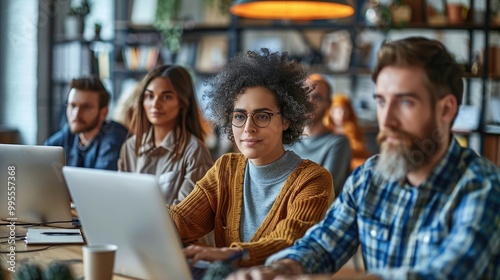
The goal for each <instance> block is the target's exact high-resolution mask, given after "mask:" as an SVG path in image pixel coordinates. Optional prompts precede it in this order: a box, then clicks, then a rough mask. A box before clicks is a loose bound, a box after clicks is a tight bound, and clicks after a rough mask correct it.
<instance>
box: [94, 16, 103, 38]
mask: <svg viewBox="0 0 500 280" xmlns="http://www.w3.org/2000/svg"><path fill="white" fill-rule="evenodd" d="M101 30H102V23H101V22H99V21H98V22H94V40H101Z"/></svg>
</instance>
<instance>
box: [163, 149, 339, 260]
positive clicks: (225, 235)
mask: <svg viewBox="0 0 500 280" xmlns="http://www.w3.org/2000/svg"><path fill="white" fill-rule="evenodd" d="M246 164H247V158H245V157H244V156H243V155H242V154H226V155H224V156H222V157H221V158H219V159H218V160H217V162H216V163H215V165H214V166H213V167H212V168H211V169H210V170H209V171H208V172H207V174H206V175H205V176H204V177H203V178H202V179H201V180H200V181H198V182H197V183H196V186H195V188H194V190H193V191H192V192H191V193H190V194H189V195H188V196H187V197H186V198H185V199H184V200H183V201H182V202H181V203H179V204H178V205H172V206H170V214H171V216H172V219H173V220H174V222H175V224H176V226H177V229H178V231H179V235H180V237H181V239H182V241H183V242H184V243H192V242H195V241H196V240H198V239H199V238H200V237H202V236H204V235H205V234H207V233H209V232H210V231H212V230H214V234H215V244H216V246H217V247H237V248H241V249H244V250H247V251H248V253H249V258H248V259H247V260H242V261H240V263H239V265H240V266H254V265H260V264H263V263H264V261H265V260H266V258H267V257H268V256H270V255H271V254H273V253H275V252H277V251H280V250H282V249H284V248H286V247H289V246H290V245H292V243H293V242H294V241H295V240H296V239H298V238H300V237H302V236H303V235H304V233H305V232H306V230H307V229H308V228H309V227H311V226H312V225H314V224H316V223H317V222H319V221H320V220H321V219H322V218H323V216H324V214H325V213H326V210H327V209H328V207H329V206H330V204H331V203H332V201H333V198H334V191H333V182H332V176H331V174H330V173H329V172H328V171H327V170H326V169H325V168H323V167H322V166H320V165H318V164H316V163H314V162H312V161H310V160H302V162H300V163H299V165H298V166H297V167H296V168H295V170H294V171H293V172H292V174H290V176H289V178H288V179H287V180H286V182H285V184H284V185H283V188H282V189H281V191H280V193H279V194H278V197H277V198H276V201H275V202H274V204H273V206H272V208H271V210H270V212H269V214H268V215H267V217H266V218H265V220H264V221H263V222H262V225H261V226H260V227H259V228H258V229H257V231H256V232H255V234H254V236H253V237H252V239H251V240H250V241H249V242H241V241H240V234H239V228H240V217H241V209H242V201H243V178H244V174H245V166H246Z"/></svg>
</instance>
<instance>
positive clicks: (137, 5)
mask: <svg viewBox="0 0 500 280" xmlns="http://www.w3.org/2000/svg"><path fill="white" fill-rule="evenodd" d="M129 4H130V6H129V22H130V25H132V26H135V27H143V26H152V25H153V23H154V21H155V17H156V9H157V6H158V0H141V1H137V0H130V2H129Z"/></svg>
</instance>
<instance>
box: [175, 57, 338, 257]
mask: <svg viewBox="0 0 500 280" xmlns="http://www.w3.org/2000/svg"><path fill="white" fill-rule="evenodd" d="M306 69H307V68H306V67H305V66H303V65H300V64H299V63H297V62H296V61H292V60H289V58H288V56H287V53H279V52H270V51H269V50H267V49H262V50H261V52H254V51H248V52H246V53H242V54H239V55H237V56H236V57H234V58H233V59H231V60H230V62H229V63H228V64H226V66H225V67H224V68H223V69H222V70H221V72H219V74H217V75H216V76H214V77H213V78H211V79H210V80H209V81H208V85H209V86H210V89H209V90H208V91H207V92H206V93H205V97H206V98H208V100H209V101H208V103H207V104H208V105H207V107H208V108H207V109H208V111H209V113H210V114H211V117H212V118H211V119H212V120H213V121H214V123H215V125H216V126H217V127H219V128H220V130H221V131H223V132H225V133H226V134H227V136H228V138H229V139H230V140H231V141H234V142H235V143H236V145H237V147H238V149H239V150H240V151H241V153H238V154H235V153H233V154H226V155H223V156H222V157H221V158H219V159H218V160H217V162H216V163H215V165H214V166H213V167H212V168H211V169H210V170H209V171H208V172H207V174H206V175H205V176H204V177H203V179H201V180H200V181H198V182H197V183H196V186H195V188H194V190H193V192H191V194H190V195H189V196H188V197H186V198H185V199H184V200H183V201H182V202H181V203H180V204H178V205H175V206H171V207H170V213H171V215H172V218H173V220H174V222H175V224H176V226H177V229H178V231H179V234H180V237H181V239H182V241H183V242H184V243H192V242H194V241H196V240H197V239H198V238H200V237H201V236H203V235H204V234H206V233H207V232H210V231H211V230H214V233H215V243H216V247H208V246H199V245H191V246H189V247H187V248H186V249H185V255H186V257H188V258H192V260H193V262H196V261H198V260H206V261H215V260H225V259H227V258H228V257H230V256H231V255H233V254H235V253H238V252H239V251H242V250H245V251H247V253H248V257H247V258H245V259H244V260H241V261H240V262H239V265H240V266H252V265H258V264H263V263H264V261H265V259H266V258H267V257H268V256H269V255H271V254H273V253H275V252H277V251H279V250H281V249H283V248H286V247H289V246H290V245H291V244H292V243H293V242H294V241H295V240H296V239H298V238H300V237H301V236H302V235H304V233H305V232H306V230H307V229H308V228H309V227H311V226H312V225H314V224H315V223H317V222H318V221H319V220H320V219H321V218H322V217H323V216H324V214H325V212H326V210H327V208H328V207H329V205H330V204H331V202H332V201H333V198H334V192H333V183H332V176H331V175H330V173H329V172H328V171H327V170H326V169H324V168H323V167H321V166H320V165H318V164H316V163H314V162H312V161H309V160H303V159H301V158H300V157H299V156H297V155H296V154H295V153H293V152H291V151H286V150H285V148H284V144H291V143H294V142H296V141H298V140H299V138H300V136H301V134H302V131H303V128H304V126H305V124H306V122H307V120H308V117H309V115H310V114H311V113H312V111H313V110H314V105H313V103H311V101H309V100H308V98H307V95H308V93H309V92H310V90H311V89H310V88H309V87H307V85H306V84H305V80H306V78H307V76H308V74H307V70H306Z"/></svg>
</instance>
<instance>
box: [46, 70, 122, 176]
mask: <svg viewBox="0 0 500 280" xmlns="http://www.w3.org/2000/svg"><path fill="white" fill-rule="evenodd" d="M70 88H71V89H70V91H69V94H68V102H67V108H66V117H67V120H68V124H67V126H64V127H63V128H62V129H61V130H59V131H58V132H56V133H55V134H54V135H52V136H51V137H50V138H49V139H47V141H45V145H47V146H62V147H63V148H64V150H65V152H66V165H68V166H77V167H87V168H96V169H108V170H117V169H118V167H117V161H118V157H119V155H120V149H121V146H122V144H123V142H124V141H125V140H126V138H127V135H128V130H127V129H126V128H125V127H124V126H122V125H121V124H119V123H117V122H114V121H106V120H105V119H106V115H107V114H108V102H109V93H108V92H107V91H106V88H105V87H104V85H103V84H102V82H101V81H100V80H99V79H98V78H97V77H84V78H80V79H73V80H72V81H71V85H70Z"/></svg>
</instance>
